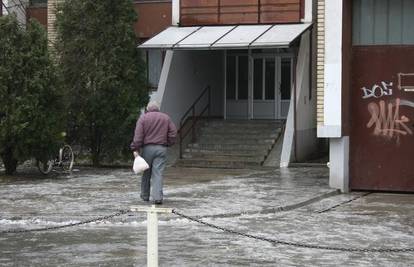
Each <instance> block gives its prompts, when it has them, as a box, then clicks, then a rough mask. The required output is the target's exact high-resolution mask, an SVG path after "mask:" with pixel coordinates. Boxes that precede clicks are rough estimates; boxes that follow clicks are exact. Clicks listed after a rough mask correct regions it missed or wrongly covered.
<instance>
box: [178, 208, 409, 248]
mask: <svg viewBox="0 0 414 267" xmlns="http://www.w3.org/2000/svg"><path fill="white" fill-rule="evenodd" d="M172 213H174V214H175V215H177V216H179V217H182V218H185V219H187V220H190V221H193V222H197V223H200V224H203V225H205V226H208V227H211V228H215V229H217V230H220V231H223V232H227V233H230V234H235V235H240V236H244V237H247V238H252V239H256V240H261V241H266V242H269V243H273V244H279V245H286V246H293V247H300V248H312V249H323V250H332V251H346V252H375V253H378V252H414V248H371V249H370V248H352V247H333V246H332V247H331V246H321V245H312V244H306V243H300V242H288V241H283V240H277V239H273V238H267V237H262V236H256V235H251V234H246V233H242V232H238V231H235V230H232V229H228V228H224V227H221V226H217V225H215V224H212V223H207V222H204V221H202V220H200V219H197V218H194V217H191V216H188V215H184V214H182V213H180V212H178V211H176V210H173V211H172Z"/></svg>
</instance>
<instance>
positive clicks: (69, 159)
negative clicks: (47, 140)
mask: <svg viewBox="0 0 414 267" xmlns="http://www.w3.org/2000/svg"><path fill="white" fill-rule="evenodd" d="M60 155H61V158H60V162H61V166H62V169H63V170H64V171H72V168H73V163H74V161H75V160H74V155H73V150H72V148H71V147H70V146H69V145H65V146H64V147H63V148H62V151H61V154H60Z"/></svg>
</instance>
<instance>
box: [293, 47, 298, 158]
mask: <svg viewBox="0 0 414 267" xmlns="http://www.w3.org/2000/svg"><path fill="white" fill-rule="evenodd" d="M297 62H298V50H297V49H295V56H294V57H293V75H292V76H293V84H294V87H293V99H294V101H293V146H294V154H295V162H297V161H298V158H297V152H298V151H297V143H298V142H297V132H296V131H297V114H296V113H297V111H296V109H297V104H296V103H297V87H298V86H297V80H296V78H297V77H296V76H297V75H296V73H297Z"/></svg>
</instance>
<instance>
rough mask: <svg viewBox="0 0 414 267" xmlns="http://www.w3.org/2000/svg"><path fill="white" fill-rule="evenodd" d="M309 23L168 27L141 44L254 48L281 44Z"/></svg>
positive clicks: (150, 46) (301, 30) (174, 47)
mask: <svg viewBox="0 0 414 267" xmlns="http://www.w3.org/2000/svg"><path fill="white" fill-rule="evenodd" d="M310 26H311V23H301V24H283V25H237V26H201V27H169V28H167V29H166V30H164V31H162V32H161V33H159V34H157V35H156V36H154V37H153V38H151V39H150V40H148V41H146V42H145V43H143V44H141V45H140V46H139V48H143V49H151V48H155V49H187V50H193V49H203V50H205V49H255V48H283V47H289V45H290V43H291V42H293V41H294V40H295V39H296V38H297V37H299V36H300V35H301V34H302V33H303V32H304V31H306V30H307V29H308V28H309V27H310Z"/></svg>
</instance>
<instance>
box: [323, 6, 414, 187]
mask: <svg viewBox="0 0 414 267" xmlns="http://www.w3.org/2000/svg"><path fill="white" fill-rule="evenodd" d="M319 2H320V3H319V8H320V10H321V13H322V14H323V15H324V17H325V18H324V28H323V29H321V31H320V32H321V33H320V35H321V36H324V38H323V39H322V38H321V39H322V40H323V41H324V44H323V45H322V46H323V49H320V50H318V51H319V54H320V59H321V62H322V63H321V66H323V74H324V76H323V79H324V80H323V87H322V88H323V90H321V92H320V95H321V96H322V99H323V101H321V106H322V109H320V110H318V112H319V113H322V114H321V116H320V117H321V118H322V119H321V120H320V121H318V136H319V137H323V138H329V139H330V183H331V186H332V187H334V188H339V189H341V190H343V191H348V190H360V189H363V190H387V191H414V167H413V166H414V164H413V163H414V161H413V158H412V151H413V149H414V61H413V59H414V31H412V29H411V27H412V25H413V23H414V2H413V1H409V0H397V1H388V0H370V1H364V0H353V1H345V0H336V1H327V0H325V1H319ZM318 58H319V55H318ZM322 60H323V61H322Z"/></svg>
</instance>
